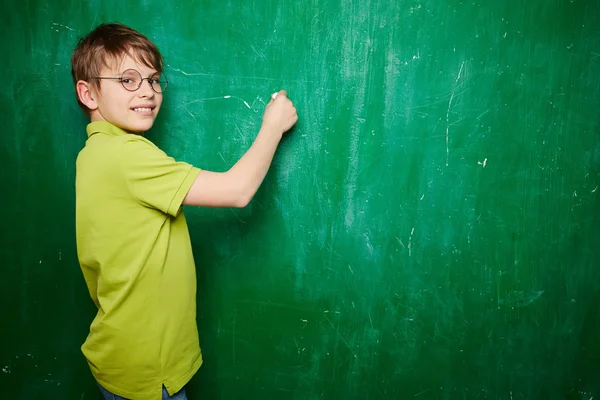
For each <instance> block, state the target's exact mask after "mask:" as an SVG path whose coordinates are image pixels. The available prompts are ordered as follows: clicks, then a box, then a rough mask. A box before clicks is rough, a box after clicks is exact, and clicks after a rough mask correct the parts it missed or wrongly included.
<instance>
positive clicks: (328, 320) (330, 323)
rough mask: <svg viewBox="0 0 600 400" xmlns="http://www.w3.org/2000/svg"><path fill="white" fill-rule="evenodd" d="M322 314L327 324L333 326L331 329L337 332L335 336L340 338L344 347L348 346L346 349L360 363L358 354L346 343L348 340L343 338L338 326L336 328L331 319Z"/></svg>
mask: <svg viewBox="0 0 600 400" xmlns="http://www.w3.org/2000/svg"><path fill="white" fill-rule="evenodd" d="M323 316H324V317H325V319H326V320H327V322H329V325H331V327H332V328H333V330H334V331H335V333H336V334H337V336H338V337H339V338H340V340H341V341H342V342H343V343H344V344H345V345H346V347H347V348H348V350H349V351H350V353H351V354H352V355H353V356H354V358H355V359H356V361H357V362H358V363H359V364H362V363H361V362H360V359H359V358H358V356H357V355H356V353H355V352H354V350H352V347H350V345H349V344H348V342H347V341H346V339H344V337H343V336H342V334H341V333H340V330H339V329H338V328H336V326H335V325H334V324H333V322H331V320H330V319H329V318H327V315H325V314H323Z"/></svg>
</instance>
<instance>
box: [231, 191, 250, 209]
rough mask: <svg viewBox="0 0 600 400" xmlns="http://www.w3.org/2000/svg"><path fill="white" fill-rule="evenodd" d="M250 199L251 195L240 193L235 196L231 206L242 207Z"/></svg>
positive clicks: (248, 202)
mask: <svg viewBox="0 0 600 400" xmlns="http://www.w3.org/2000/svg"><path fill="white" fill-rule="evenodd" d="M250 201H252V196H248V195H247V194H241V195H240V196H237V198H236V199H235V201H234V202H233V207H235V208H244V207H246V206H247V205H248V204H250Z"/></svg>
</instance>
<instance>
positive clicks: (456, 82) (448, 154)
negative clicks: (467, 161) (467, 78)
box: [446, 61, 465, 167]
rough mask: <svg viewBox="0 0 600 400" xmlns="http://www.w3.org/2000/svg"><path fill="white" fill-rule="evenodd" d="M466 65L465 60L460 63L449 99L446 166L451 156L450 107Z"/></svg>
mask: <svg viewBox="0 0 600 400" xmlns="http://www.w3.org/2000/svg"><path fill="white" fill-rule="evenodd" d="M464 66H465V62H464V61H463V62H462V64H460V70H459V71H458V76H457V77H456V81H455V82H454V87H453V88H452V94H451V95H450V101H448V110H447V111H446V167H447V166H448V158H449V157H450V147H449V138H450V132H449V128H450V108H451V107H452V101H453V100H454V92H455V91H456V88H457V86H458V81H459V80H460V74H461V73H462V70H463V67H464Z"/></svg>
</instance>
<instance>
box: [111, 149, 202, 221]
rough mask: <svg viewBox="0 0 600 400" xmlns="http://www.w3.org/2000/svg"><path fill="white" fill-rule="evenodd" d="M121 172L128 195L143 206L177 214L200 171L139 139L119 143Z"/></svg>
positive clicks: (173, 214)
mask: <svg viewBox="0 0 600 400" xmlns="http://www.w3.org/2000/svg"><path fill="white" fill-rule="evenodd" d="M120 163H121V167H122V173H123V176H124V177H125V180H126V181H127V186H128V187H129V190H130V191H131V193H132V195H133V196H134V197H135V198H136V199H137V200H138V201H139V202H140V203H141V204H142V205H144V206H147V207H151V208H156V209H158V210H160V211H162V212H164V213H166V214H170V215H172V216H174V217H175V216H177V214H178V213H179V211H180V209H181V204H182V203H183V199H184V198H185V196H186V195H187V193H188V191H189V190H190V188H191V187H192V185H193V183H194V181H195V180H196V177H197V176H198V173H199V172H200V170H199V169H198V168H195V167H194V166H192V165H190V164H188V163H185V162H177V161H175V160H174V159H173V158H172V157H169V156H167V155H166V154H165V153H164V152H163V151H162V150H160V149H159V148H158V147H156V146H155V145H154V144H152V143H151V142H149V141H147V140H145V139H143V138H133V139H128V140H127V141H125V142H124V143H123V147H122V152H121V159H120Z"/></svg>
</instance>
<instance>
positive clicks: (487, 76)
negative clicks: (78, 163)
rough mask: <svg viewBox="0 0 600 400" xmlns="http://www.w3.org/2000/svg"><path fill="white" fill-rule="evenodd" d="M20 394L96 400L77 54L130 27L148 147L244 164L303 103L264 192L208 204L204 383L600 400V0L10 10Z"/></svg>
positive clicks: (281, 393) (7, 179) (316, 393)
mask: <svg viewBox="0 0 600 400" xmlns="http://www.w3.org/2000/svg"><path fill="white" fill-rule="evenodd" d="M0 18H1V21H2V24H1V25H2V28H0V29H1V32H2V39H1V42H0V50H1V54H2V55H3V61H2V63H1V64H0V71H1V74H0V76H1V77H2V90H0V120H1V121H2V130H3V133H2V140H1V141H0V160H1V167H2V168H0V182H2V191H3V195H2V200H0V201H1V203H0V204H1V205H2V209H3V211H4V218H3V224H2V225H3V227H2V230H1V233H0V234H1V236H0V243H1V246H2V251H1V252H0V265H1V266H2V268H1V269H0V301H1V304H2V319H3V322H2V324H1V326H0V335H1V342H0V386H1V387H2V389H1V392H2V395H1V396H0V397H4V396H6V398H11V399H59V398H61V399H62V398H65V399H98V398H99V396H100V394H99V392H98V390H97V388H96V387H95V384H94V382H93V379H92V377H91V374H90V372H89V369H88V367H87V365H86V363H85V360H84V358H83V356H82V354H81V352H80V349H79V347H80V345H81V344H82V343H83V341H84V339H85V336H86V335H87V332H88V329H89V323H90V322H91V320H92V318H93V316H94V313H95V310H94V306H93V304H92V302H91V300H90V299H89V296H88V294H87V289H86V288H85V284H84V281H83V278H82V275H81V273H80V271H79V266H78V263H77V257H76V248H75V237H74V233H75V232H74V211H75V208H74V200H75V199H74V174H75V171H74V166H75V158H76V156H77V153H78V152H79V150H80V149H81V148H82V147H83V145H84V141H85V125H86V120H85V118H84V116H83V114H82V113H81V112H80V110H79V109H78V107H77V103H76V101H75V97H74V94H73V85H72V83H71V77H70V64H69V57H70V54H71V51H72V49H73V47H74V46H75V44H76V42H77V39H78V37H80V36H82V35H84V34H86V33H87V32H88V31H89V30H91V29H92V28H93V27H95V26H96V25H98V24H99V23H101V22H114V21H117V22H122V23H125V24H128V25H130V26H132V27H133V28H135V29H138V30H140V31H141V32H143V33H145V34H146V35H148V36H149V37H150V38H151V39H153V40H154V41H155V42H156V43H157V44H158V46H159V47H160V48H161V50H162V52H163V54H164V56H165V63H166V69H165V74H166V75H167V76H168V78H169V89H168V92H167V93H166V98H165V104H164V108H163V111H162V112H161V115H160V116H159V118H158V120H157V123H156V126H155V128H154V129H153V131H151V132H150V133H149V134H148V137H149V138H150V139H151V140H153V141H154V142H155V143H156V144H158V145H159V146H160V147H161V148H163V149H164V150H165V151H166V152H167V153H169V154H170V155H172V156H174V157H176V158H177V159H180V160H184V161H187V162H190V163H193V164H195V165H197V166H198V167H201V168H206V169H212V170H217V171H224V170H226V169H228V168H229V167H230V166H231V165H233V163H234V162H235V161H236V160H237V159H238V158H239V157H240V156H241V155H242V154H243V153H244V151H245V150H246V149H247V148H248V146H249V145H250V144H251V143H252V140H253V138H254V137H255V135H256V133H257V131H258V129H259V127H260V123H261V116H262V111H263V109H264V105H265V102H267V101H268V99H269V95H270V93H272V92H274V91H276V90H279V89H286V90H288V92H289V96H290V98H291V99H292V100H293V101H294V102H295V104H296V106H297V109H298V113H299V116H300V120H299V123H298V125H297V127H296V128H295V129H294V131H293V132H291V133H290V134H289V135H288V136H287V137H286V139H285V140H284V142H283V143H282V145H281V147H280V149H279V150H278V153H277V155H276V159H275V161H274V164H273V167H272V169H271V171H270V172H269V175H268V176H267V179H266V181H265V183H264V185H263V186H262V188H261V189H260V191H259V193H258V194H257V196H256V197H255V199H254V200H253V201H252V203H251V204H250V206H248V207H247V208H246V209H242V210H232V209H216V210H204V209H186V210H185V212H186V214H187V217H188V223H189V226H190V230H191V235H192V241H193V246H194V253H195V257H196V260H197V266H198V284H199V290H198V326H199V330H200V337H201V343H202V347H203V352H204V358H205V364H204V365H203V367H202V368H201V370H200V372H199V373H198V374H197V375H196V377H195V378H194V379H193V380H192V382H191V383H190V385H189V388H188V394H189V396H190V397H191V398H192V399H200V398H202V399H241V398H244V399H343V400H350V399H361V400H362V399H389V400H391V399H413V398H415V399H418V400H420V399H506V400H513V399H514V400H516V399H544V400H546V399H586V400H590V399H592V398H595V399H598V398H600V125H599V124H600V114H599V112H598V110H599V106H600V99H599V96H600V3H599V2H597V1H591V0H590V1H584V0H571V1H566V0H545V1H541V0H538V1H526V2H525V1H516V0H507V1H492V2H489V1H482V0H472V1H460V2H459V1H450V0H440V1H432V0H406V1H389V0H388V1H383V0H381V1H378V0H354V1H351V0H338V1H328V0H310V1H296V2H292V1H289V0H284V1H269V0H264V1H259V0H255V1H214V0H213V1H193V0H182V1H155V0H146V1H133V0H131V1H127V2H124V1H113V0H104V1H96V0H94V1H87V2H68V1H65V0H56V1H53V2H46V1H39V0H38V1H36V0H32V1H10V2H9V4H5V5H4V6H3V12H2V16H1V17H0Z"/></svg>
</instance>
